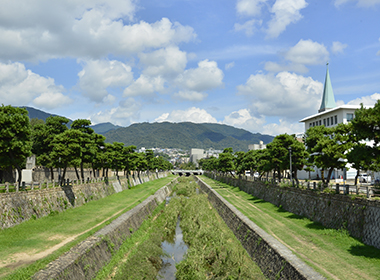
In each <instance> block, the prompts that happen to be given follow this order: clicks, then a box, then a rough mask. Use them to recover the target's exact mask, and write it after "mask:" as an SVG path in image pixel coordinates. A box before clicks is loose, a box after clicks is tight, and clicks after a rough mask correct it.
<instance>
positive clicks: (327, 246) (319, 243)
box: [200, 176, 380, 279]
mask: <svg viewBox="0 0 380 280" xmlns="http://www.w3.org/2000/svg"><path fill="white" fill-rule="evenodd" d="M200 177H201V178H202V180H203V181H204V182H206V183H207V184H208V185H209V186H211V187H212V188H213V189H214V190H215V191H217V192H218V193H219V194H220V195H222V196H223V197H224V198H225V199H226V200H227V201H228V202H230V203H231V204H233V205H234V206H235V207H236V208H237V209H238V210H239V211H241V212H242V213H243V214H244V215H245V216H247V217H248V218H249V219H250V220H251V221H253V222H254V223H255V224H257V225H258V226H259V227H260V228H262V229H263V230H265V231H266V232H267V233H269V234H271V235H272V236H273V237H275V238H276V239H277V240H279V241H280V242H281V243H283V244H284V245H285V246H287V247H288V248H289V249H290V250H291V251H292V252H293V253H294V254H296V255H297V256H298V257H299V258H300V259H302V260H303V261H305V262H306V263H307V264H308V265H310V266H311V267H313V268H314V269H315V270H316V271H318V272H319V273H321V274H322V275H323V276H325V277H326V278H328V279H379V275H380V250H379V249H376V248H375V247H372V246H368V245H365V244H363V243H362V242H360V241H359V240H357V239H355V238H353V237H351V236H349V234H348V232H347V230H345V229H344V228H342V229H339V230H335V229H328V228H325V227H323V226H322V225H321V224H318V223H316V222H313V221H311V220H309V219H307V218H304V217H301V216H298V215H295V214H293V213H290V212H287V211H285V210H283V209H282V208H281V206H280V207H277V206H275V205H273V204H271V203H269V202H266V201H264V200H262V199H259V198H256V197H254V196H252V195H250V194H247V193H245V192H243V191H241V190H240V189H239V188H237V187H232V186H230V185H228V184H225V183H222V182H219V181H215V180H212V179H210V178H208V177H206V176H200Z"/></svg>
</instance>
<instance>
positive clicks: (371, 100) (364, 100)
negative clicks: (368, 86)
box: [347, 93, 380, 106]
mask: <svg viewBox="0 0 380 280" xmlns="http://www.w3.org/2000/svg"><path fill="white" fill-rule="evenodd" d="M379 99H380V93H374V94H372V95H368V96H362V97H359V98H356V99H354V100H351V101H350V102H348V103H347V104H348V105H360V104H363V105H364V106H373V105H375V104H376V102H377V100H379Z"/></svg>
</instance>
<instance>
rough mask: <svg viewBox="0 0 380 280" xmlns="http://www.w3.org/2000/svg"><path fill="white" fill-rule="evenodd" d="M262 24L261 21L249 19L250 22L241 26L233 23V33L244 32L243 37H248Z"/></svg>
mask: <svg viewBox="0 0 380 280" xmlns="http://www.w3.org/2000/svg"><path fill="white" fill-rule="evenodd" d="M262 23H263V21H262V20H256V19H251V20H248V21H246V22H245V23H243V24H240V23H235V25H234V28H235V31H244V32H245V35H247V36H248V37H250V36H252V35H253V34H254V33H255V32H256V31H257V28H256V26H257V25H261V24H262Z"/></svg>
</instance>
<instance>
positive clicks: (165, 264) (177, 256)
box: [157, 188, 199, 280]
mask: <svg viewBox="0 0 380 280" xmlns="http://www.w3.org/2000/svg"><path fill="white" fill-rule="evenodd" d="M196 194H199V188H196ZM174 196H176V193H175V192H174V194H173V196H168V197H166V205H168V204H169V203H170V199H171V198H172V197H174ZM180 221H181V219H180V217H178V220H177V225H176V228H175V234H174V235H173V237H172V238H171V239H170V240H165V241H164V242H162V244H161V248H162V250H163V251H164V254H165V255H164V256H162V257H161V260H162V268H161V270H160V271H159V272H158V275H157V279H169V280H171V279H173V280H174V279H176V278H175V273H176V271H177V269H176V267H175V265H176V264H177V263H179V262H180V261H182V259H183V256H184V255H185V254H186V252H187V249H188V247H187V245H186V244H185V242H184V241H183V234H182V229H181V227H180Z"/></svg>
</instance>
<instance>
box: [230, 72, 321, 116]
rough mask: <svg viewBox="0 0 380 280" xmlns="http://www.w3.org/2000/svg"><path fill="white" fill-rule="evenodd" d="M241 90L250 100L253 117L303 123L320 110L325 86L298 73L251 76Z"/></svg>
mask: <svg viewBox="0 0 380 280" xmlns="http://www.w3.org/2000/svg"><path fill="white" fill-rule="evenodd" d="M237 90H238V94H240V95H243V96H245V97H246V98H247V99H248V101H249V102H250V109H251V114H254V115H255V116H260V115H265V116H282V117H283V118H286V119H288V120H289V119H290V120H299V119H301V118H303V117H305V116H308V115H310V113H311V112H316V111H317V110H318V106H319V104H320V97H321V94H322V92H323V84H322V83H320V82H318V81H314V80H313V79H312V78H311V77H304V76H301V75H297V74H295V73H289V72H280V73H278V74H277V75H273V74H262V73H259V74H256V75H251V76H250V77H249V78H248V80H247V82H246V84H244V85H239V86H238V87H237Z"/></svg>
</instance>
